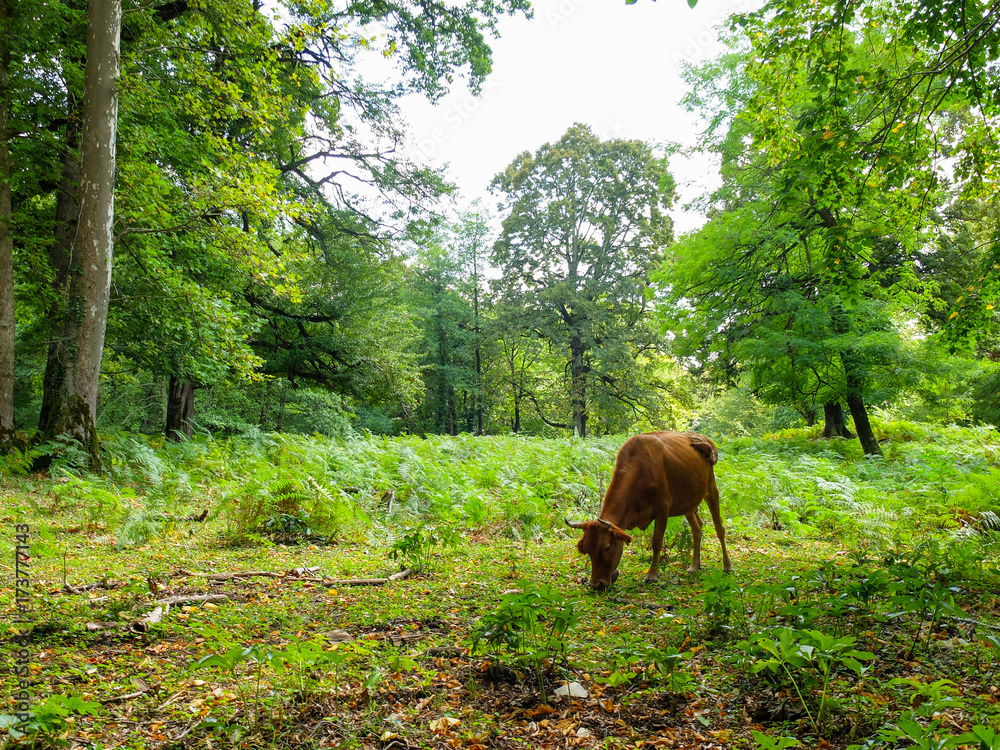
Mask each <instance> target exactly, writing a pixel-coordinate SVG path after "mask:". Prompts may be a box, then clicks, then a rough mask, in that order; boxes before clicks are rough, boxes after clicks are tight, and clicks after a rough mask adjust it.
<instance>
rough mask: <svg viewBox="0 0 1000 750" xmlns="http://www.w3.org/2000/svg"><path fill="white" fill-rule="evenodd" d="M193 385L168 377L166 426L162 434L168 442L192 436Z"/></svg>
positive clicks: (189, 382) (174, 377)
mask: <svg viewBox="0 0 1000 750" xmlns="http://www.w3.org/2000/svg"><path fill="white" fill-rule="evenodd" d="M192 419H194V383H192V382H191V381H190V380H182V379H181V378H178V377H176V376H174V375H171V376H170V385H169V386H168V388H167V424H166V429H165V430H164V432H165V433H166V436H167V437H168V438H169V439H170V440H181V438H182V437H185V438H188V439H190V438H191V436H192V435H193V434H194V426H193V425H192V424H191V420H192Z"/></svg>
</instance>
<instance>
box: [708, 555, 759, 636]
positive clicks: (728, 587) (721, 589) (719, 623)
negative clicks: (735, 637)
mask: <svg viewBox="0 0 1000 750" xmlns="http://www.w3.org/2000/svg"><path fill="white" fill-rule="evenodd" d="M705 579H706V583H707V584H708V588H707V589H706V590H705V593H704V594H703V597H702V598H703V601H704V604H705V615H706V616H707V617H708V631H709V632H710V633H714V632H726V631H731V630H733V629H734V627H739V628H740V629H741V630H742V631H743V632H744V633H747V630H748V621H747V613H746V603H745V598H744V594H745V591H744V588H743V587H742V586H740V585H739V583H738V582H737V581H736V577H735V576H732V575H730V574H728V573H724V572H723V571H721V570H712V571H711V572H709V573H707V574H706V575H705Z"/></svg>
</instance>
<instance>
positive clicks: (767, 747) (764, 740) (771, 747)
mask: <svg viewBox="0 0 1000 750" xmlns="http://www.w3.org/2000/svg"><path fill="white" fill-rule="evenodd" d="M750 731H751V733H752V734H753V739H754V742H756V743H757V750H785V749H786V748H789V747H802V743H801V742H799V741H798V740H797V739H795V738H794V737H768V736H767V735H766V734H764V733H763V732H758V731H757V730H756V729H751V730H750Z"/></svg>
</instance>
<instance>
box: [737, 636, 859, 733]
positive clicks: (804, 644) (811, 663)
mask: <svg viewBox="0 0 1000 750" xmlns="http://www.w3.org/2000/svg"><path fill="white" fill-rule="evenodd" d="M775 636H776V637H775ZM856 640H857V639H856V638H853V637H851V636H848V637H845V638H836V637H834V636H832V635H826V634H825V633H821V632H820V631H818V630H793V629H791V628H778V629H776V630H775V631H773V632H772V633H770V634H767V635H764V634H761V635H757V636H756V637H755V638H753V639H752V642H753V643H755V644H756V645H758V646H759V647H760V648H762V649H763V650H764V651H765V652H767V653H768V654H770V657H769V658H765V659H758V660H757V662H756V663H755V664H753V665H752V666H751V667H750V671H751V672H753V673H757V672H760V671H762V670H765V669H767V670H769V671H771V672H773V673H775V674H778V675H784V678H785V679H787V680H788V683H789V684H790V685H791V687H792V688H793V689H794V690H795V693H796V694H797V695H798V697H799V701H800V702H801V703H802V706H803V708H805V711H806V714H807V715H808V716H809V720H810V722H811V723H812V725H813V728H814V729H815V730H816V732H821V731H822V728H823V714H824V712H825V710H826V704H827V700H828V699H829V687H830V677H831V675H832V673H833V669H834V668H835V667H836V666H844V667H847V668H848V669H850V670H851V671H853V672H854V673H855V674H857V675H858V676H859V677H860V676H861V675H863V674H864V672H865V671H866V670H867V667H865V666H863V665H862V664H861V661H862V660H864V661H867V660H870V659H874V658H875V654H872V653H869V652H867V651H858V650H857V649H856V648H854V644H855V642H856ZM808 688H818V689H819V691H820V700H819V708H818V710H817V713H816V715H815V716H813V714H812V712H811V711H810V710H809V705H808V704H807V703H806V700H805V695H804V690H806V689H808Z"/></svg>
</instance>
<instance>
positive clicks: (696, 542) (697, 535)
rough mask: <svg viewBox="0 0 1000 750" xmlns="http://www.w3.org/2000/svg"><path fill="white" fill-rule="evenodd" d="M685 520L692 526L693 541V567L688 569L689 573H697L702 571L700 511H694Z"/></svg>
mask: <svg viewBox="0 0 1000 750" xmlns="http://www.w3.org/2000/svg"><path fill="white" fill-rule="evenodd" d="M685 518H687V521H688V525H689V526H691V541H692V544H691V546H692V549H691V567H690V568H688V573H697V572H698V571H699V570H701V516H699V515H698V511H692V512H691V513H688V514H687V515H686V516H685Z"/></svg>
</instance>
